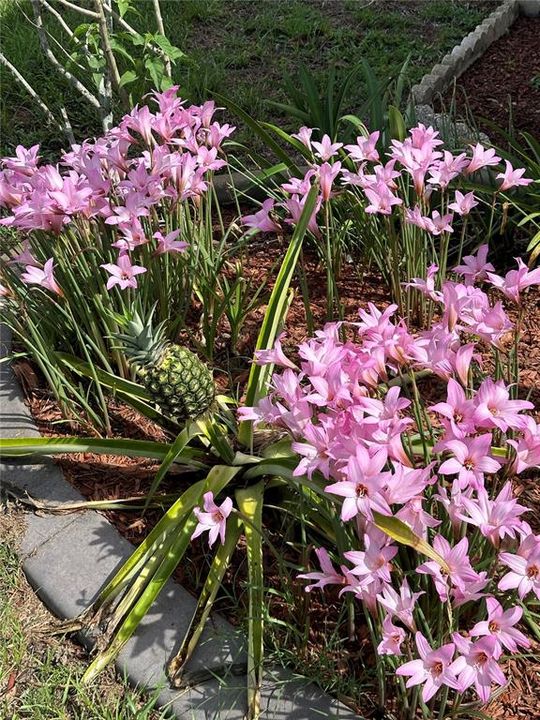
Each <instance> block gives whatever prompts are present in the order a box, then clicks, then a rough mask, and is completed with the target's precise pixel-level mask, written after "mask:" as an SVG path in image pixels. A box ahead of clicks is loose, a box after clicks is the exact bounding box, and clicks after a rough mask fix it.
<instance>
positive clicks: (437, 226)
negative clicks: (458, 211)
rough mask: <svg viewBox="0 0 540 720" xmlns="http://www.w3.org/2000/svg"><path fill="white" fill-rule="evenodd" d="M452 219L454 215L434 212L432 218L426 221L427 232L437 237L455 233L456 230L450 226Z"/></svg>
mask: <svg viewBox="0 0 540 720" xmlns="http://www.w3.org/2000/svg"><path fill="white" fill-rule="evenodd" d="M452 219H453V215H452V213H448V214H447V215H441V214H440V212H439V211H438V210H433V212H432V213H431V217H430V218H426V219H425V224H426V230H427V231H428V232H430V233H431V234H432V235H435V236H437V235H441V233H443V232H448V233H451V232H454V228H453V227H452V226H451V225H450V223H451V222H452Z"/></svg>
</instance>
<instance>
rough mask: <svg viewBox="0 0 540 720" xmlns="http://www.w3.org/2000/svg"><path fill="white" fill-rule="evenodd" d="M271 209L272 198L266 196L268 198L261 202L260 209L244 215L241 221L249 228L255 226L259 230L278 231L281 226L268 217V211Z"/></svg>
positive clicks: (272, 205) (272, 204)
mask: <svg viewBox="0 0 540 720" xmlns="http://www.w3.org/2000/svg"><path fill="white" fill-rule="evenodd" d="M273 209H274V200H273V198H268V200H265V201H264V202H263V204H262V206H261V209H260V210H258V211H257V212H256V213H254V214H253V215H244V217H243V218H242V219H241V222H242V224H243V225H246V226H247V227H249V228H257V229H258V230H260V231H261V232H279V231H280V230H281V228H280V227H279V225H278V224H277V223H276V222H275V221H274V220H272V218H271V217H270V213H271V212H272V210H273Z"/></svg>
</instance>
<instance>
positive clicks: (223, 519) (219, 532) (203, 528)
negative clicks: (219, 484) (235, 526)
mask: <svg viewBox="0 0 540 720" xmlns="http://www.w3.org/2000/svg"><path fill="white" fill-rule="evenodd" d="M203 501H204V503H203V506H204V512H203V510H201V509H200V508H194V510H193V512H194V513H195V517H196V518H197V520H198V523H197V527H196V528H195V530H194V531H193V535H192V536H191V539H192V540H194V539H195V538H197V537H199V535H202V534H203V533H204V532H208V545H209V546H210V547H212V545H213V544H214V543H215V542H216V540H217V539H218V537H219V539H220V540H221V544H222V545H223V543H224V542H225V531H226V529H227V518H228V517H229V515H230V514H231V511H232V506H233V502H232V500H231V498H229V497H227V498H225V500H224V501H223V502H222V503H221V505H216V503H215V502H214V493H213V492H207V493H204V495H203Z"/></svg>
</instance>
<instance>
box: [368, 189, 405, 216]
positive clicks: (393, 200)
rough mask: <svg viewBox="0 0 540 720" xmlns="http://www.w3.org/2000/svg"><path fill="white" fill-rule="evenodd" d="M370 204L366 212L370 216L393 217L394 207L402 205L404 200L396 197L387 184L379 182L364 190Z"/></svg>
mask: <svg viewBox="0 0 540 720" xmlns="http://www.w3.org/2000/svg"><path fill="white" fill-rule="evenodd" d="M364 193H365V194H366V197H367V199H368V200H369V204H368V205H367V206H366V208H365V211H366V212H367V213H369V214H373V213H380V214H381V215H391V213H392V206H393V205H402V204H403V200H401V198H398V197H396V196H395V195H394V194H393V193H392V192H391V191H390V190H389V189H388V186H387V185H385V183H382V182H378V183H377V184H376V185H372V186H371V187H368V188H366V189H365V190H364Z"/></svg>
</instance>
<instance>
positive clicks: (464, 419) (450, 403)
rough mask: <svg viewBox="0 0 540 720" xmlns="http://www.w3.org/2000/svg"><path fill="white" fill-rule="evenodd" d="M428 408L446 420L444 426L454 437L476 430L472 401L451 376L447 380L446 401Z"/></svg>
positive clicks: (462, 436) (457, 437) (463, 435)
mask: <svg viewBox="0 0 540 720" xmlns="http://www.w3.org/2000/svg"><path fill="white" fill-rule="evenodd" d="M429 410H431V411H432V412H436V413H438V414H439V415H442V416H443V418H445V420H446V421H447V422H446V423H445V426H446V427H449V429H450V430H451V432H452V435H453V436H454V438H456V439H461V438H464V437H466V435H468V434H469V433H474V432H475V430H476V425H475V423H474V419H473V416H474V411H475V405H474V402H473V401H472V400H469V399H468V398H467V396H466V395H465V391H464V390H463V388H462V386H461V385H460V384H459V383H458V382H457V381H456V380H454V379H453V378H450V379H449V380H448V385H447V388H446V402H440V403H437V404H436V405H432V406H431V407H430V408H429ZM443 422H444V421H443Z"/></svg>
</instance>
